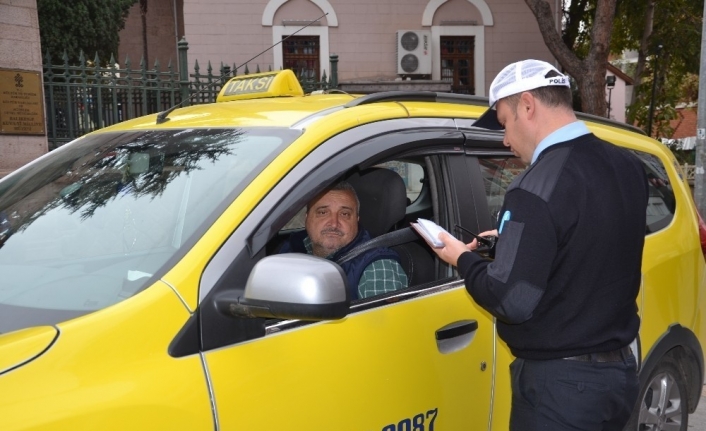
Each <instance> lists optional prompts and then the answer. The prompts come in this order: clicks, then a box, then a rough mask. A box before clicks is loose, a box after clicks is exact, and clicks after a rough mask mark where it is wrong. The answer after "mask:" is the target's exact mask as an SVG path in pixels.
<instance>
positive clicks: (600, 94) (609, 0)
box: [525, 0, 616, 117]
mask: <svg viewBox="0 0 706 431" xmlns="http://www.w3.org/2000/svg"><path fill="white" fill-rule="evenodd" d="M525 3H527V6H529V8H530V10H531V11H532V13H533V14H534V16H535V17H536V18H537V23H538V24H539V30H540V32H541V33H542V37H543V38H544V43H545V44H546V45H547V47H548V48H549V51H550V52H551V53H552V54H553V55H554V57H556V59H557V60H559V63H561V65H562V66H563V68H564V70H565V71H566V72H567V73H568V74H569V75H571V76H572V77H573V78H574V79H575V80H576V83H577V85H578V88H579V92H580V93H581V110H582V111H583V112H586V113H589V114H593V115H598V116H601V117H604V116H605V115H606V109H607V102H606V98H605V72H606V67H607V65H608V54H609V53H610V49H609V48H610V46H609V45H610V36H611V32H612V31H613V18H614V16H615V4H616V0H598V1H597V5H596V16H595V18H594V20H593V28H592V29H591V48H590V50H589V52H588V56H587V57H586V58H585V59H584V60H581V59H579V58H578V57H577V56H576V54H574V53H573V51H572V50H571V49H569V47H567V46H566V45H565V44H564V43H563V41H562V39H561V35H560V32H559V31H558V30H557V29H556V28H554V16H553V15H552V11H551V7H550V6H549V3H548V2H547V1H546V0H525Z"/></svg>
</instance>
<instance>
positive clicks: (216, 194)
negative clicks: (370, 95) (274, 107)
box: [0, 128, 298, 332]
mask: <svg viewBox="0 0 706 431" xmlns="http://www.w3.org/2000/svg"><path fill="white" fill-rule="evenodd" d="M297 135H298V132H295V131H291V130H289V129H274V128H270V129H218V130H215V129H198V130H196V129H195V130H166V131H152V132H132V133H106V134H98V135H95V136H87V137H85V138H83V139H80V140H79V141H77V142H75V143H73V144H70V145H68V146H66V147H64V148H61V149H60V150H57V151H56V152H54V153H51V154H50V155H49V156H48V157H46V158H44V159H42V160H39V161H37V163H34V164H32V165H30V166H28V167H27V168H25V169H23V170H22V171H20V172H17V173H15V174H14V175H11V176H9V177H7V178H6V179H4V180H2V181H0V274H2V281H0V332H7V331H9V330H13V329H19V328H22V327H26V326H34V325H39V324H48V323H57V322H59V321H61V320H63V319H66V318H67V317H72V316H77V315H81V314H85V313H87V312H90V311H94V310H97V309H101V308H104V307H106V306H108V305H111V304H114V303H116V302H119V301H121V300H123V299H125V298H128V297H130V296H132V295H134V294H135V293H137V292H138V291H140V290H141V289H142V288H144V287H146V286H147V285H149V284H150V283H151V282H152V281H153V280H155V279H156V278H158V277H159V276H160V275H161V274H160V273H159V271H160V268H162V267H163V266H164V265H165V263H166V262H167V261H169V260H172V259H173V258H178V257H179V256H181V255H183V254H184V253H185V252H186V251H187V250H188V248H189V247H190V245H191V244H193V242H194V241H195V240H196V239H197V238H198V237H200V235H201V234H202V233H203V230H204V229H205V228H206V227H207V226H208V225H209V224H210V222H211V221H212V220H213V219H215V217H216V216H217V215H218V214H219V213H220V211H222V209H223V208H224V207H225V206H226V205H227V204H228V203H229V202H232V200H233V199H234V197H235V196H237V194H238V193H240V191H242V189H243V188H244V187H245V185H247V184H248V183H249V181H251V179H252V178H253V177H254V176H255V175H256V174H257V173H259V172H260V171H261V170H262V168H263V167H264V166H265V165H266V164H267V163H269V162H270V161H271V160H272V159H273V158H274V157H275V156H276V155H277V154H278V153H279V152H280V151H281V149H282V148H283V146H284V145H287V144H289V143H290V142H291V141H293V140H294V139H295V138H296V136H297Z"/></svg>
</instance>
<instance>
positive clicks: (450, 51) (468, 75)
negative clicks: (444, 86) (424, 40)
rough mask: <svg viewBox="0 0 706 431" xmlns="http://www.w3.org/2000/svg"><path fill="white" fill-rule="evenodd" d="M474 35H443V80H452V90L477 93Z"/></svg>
mask: <svg viewBox="0 0 706 431" xmlns="http://www.w3.org/2000/svg"><path fill="white" fill-rule="evenodd" d="M474 46H475V37H473V36H441V38H440V48H441V54H440V60H441V80H442V81H450V82H451V91H452V92H454V93H462V94H476V90H475V85H474V83H475V77H474V74H473V69H474V51H475V49H474Z"/></svg>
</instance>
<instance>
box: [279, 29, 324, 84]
mask: <svg viewBox="0 0 706 431" xmlns="http://www.w3.org/2000/svg"><path fill="white" fill-rule="evenodd" d="M283 39H284V37H283ZM320 51H321V50H320V45H319V36H291V37H290V38H289V39H287V40H285V41H284V42H282V66H283V68H284V69H292V70H293V71H294V73H296V75H297V76H304V77H305V78H307V79H314V80H317V81H318V80H319V66H320V61H319V56H320Z"/></svg>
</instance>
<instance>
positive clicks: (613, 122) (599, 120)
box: [576, 111, 647, 136]
mask: <svg viewBox="0 0 706 431" xmlns="http://www.w3.org/2000/svg"><path fill="white" fill-rule="evenodd" d="M576 117H577V118H578V119H579V120H587V121H591V122H593V123H600V124H605V125H607V126H614V127H620V128H621V129H625V130H629V131H631V132H635V133H639V134H640V135H645V136H647V133H645V131H644V130H642V129H640V128H639V127H636V126H633V125H632V124H628V123H621V122H620V121H617V120H611V119H609V118H605V117H599V116H598V115H593V114H586V113H585V112H579V111H576Z"/></svg>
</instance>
